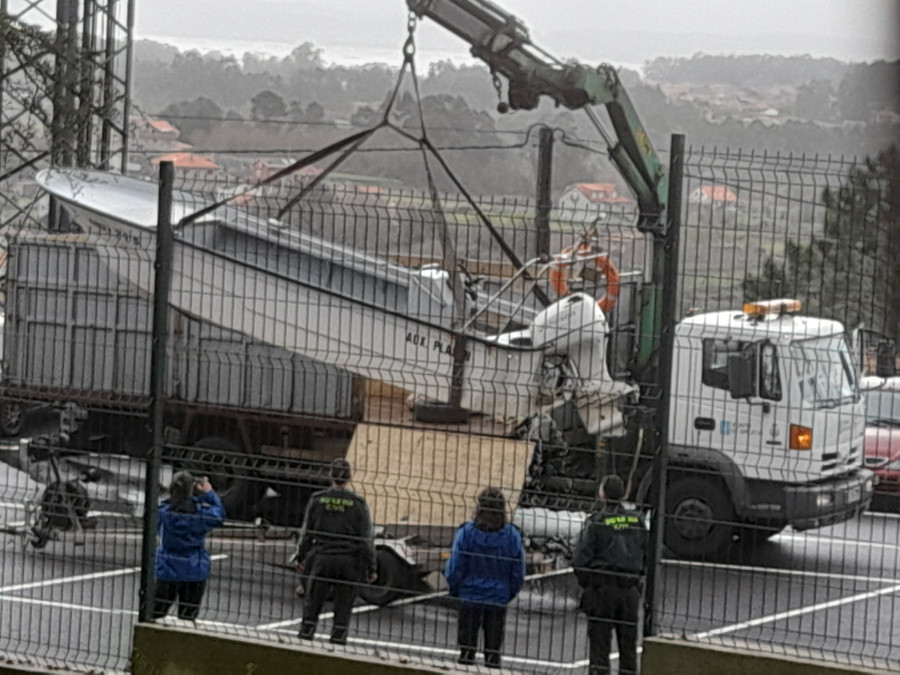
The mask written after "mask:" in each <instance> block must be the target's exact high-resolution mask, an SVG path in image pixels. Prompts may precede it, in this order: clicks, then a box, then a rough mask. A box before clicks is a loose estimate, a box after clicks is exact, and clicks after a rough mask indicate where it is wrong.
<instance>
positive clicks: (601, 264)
mask: <svg viewBox="0 0 900 675" xmlns="http://www.w3.org/2000/svg"><path fill="white" fill-rule="evenodd" d="M573 253H574V255H573ZM591 253H593V249H592V248H591V247H590V246H588V245H586V244H581V245H580V246H578V247H577V249H576V247H574V246H568V247H566V248H564V249H563V250H562V251H561V252H560V254H559V255H557V256H556V257H555V264H554V265H553V266H552V267H550V285H551V286H552V287H553V290H554V291H555V292H556V295H558V296H559V297H561V298H563V297H565V296H567V295H568V294H569V293H571V292H572V291H571V290H570V289H569V273H568V268H569V267H570V266H571V265H572V263H573V262H575V261H577V260H579V259H581V260H583V259H584V258H585V257H586V256H589V255H591ZM579 256H580V258H579ZM594 264H595V265H596V266H597V269H598V270H600V273H601V274H602V275H603V276H605V277H606V294H605V295H604V296H603V297H602V298H600V299H599V300H597V306H598V307H599V308H600V309H602V310H603V312H604V313H609V311H610V310H611V309H612V308H613V307H614V306H615V304H616V300H617V299H618V298H619V270H617V269H616V266H615V265H614V264H613V262H612V260H610V259H609V256H607V255H605V254H602V253H601V254H600V255H597V256H594Z"/></svg>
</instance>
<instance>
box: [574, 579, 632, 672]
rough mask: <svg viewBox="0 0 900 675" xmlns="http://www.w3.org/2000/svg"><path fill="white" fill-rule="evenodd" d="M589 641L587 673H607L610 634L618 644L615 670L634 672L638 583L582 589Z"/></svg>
mask: <svg viewBox="0 0 900 675" xmlns="http://www.w3.org/2000/svg"><path fill="white" fill-rule="evenodd" d="M585 595H586V598H585V603H584V606H585V610H586V611H587V615H588V641H589V642H590V662H591V664H590V668H589V670H588V672H589V673H590V675H600V674H601V673H602V674H605V673H609V672H610V670H609V652H610V647H611V646H612V634H613V631H615V632H616V642H618V645H619V673H621V674H622V675H624V674H625V673H637V634H638V631H637V629H638V626H637V622H638V609H639V607H640V604H641V589H640V586H638V585H632V586H622V585H617V584H609V585H603V586H597V587H593V588H588V589H585Z"/></svg>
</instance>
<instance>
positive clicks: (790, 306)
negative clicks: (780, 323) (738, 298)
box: [744, 298, 803, 317]
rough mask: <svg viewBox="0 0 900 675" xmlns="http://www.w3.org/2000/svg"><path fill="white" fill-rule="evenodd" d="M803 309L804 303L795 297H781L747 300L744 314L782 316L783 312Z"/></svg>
mask: <svg viewBox="0 0 900 675" xmlns="http://www.w3.org/2000/svg"><path fill="white" fill-rule="evenodd" d="M801 309H803V303H802V302H800V301H799V300H795V299H793V298H779V299H778V300H759V301H757V302H745V303H744V314H746V315H747V316H757V317H764V316H780V315H782V314H797V313H799V312H800V310H801Z"/></svg>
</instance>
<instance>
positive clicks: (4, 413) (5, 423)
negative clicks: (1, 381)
mask: <svg viewBox="0 0 900 675" xmlns="http://www.w3.org/2000/svg"><path fill="white" fill-rule="evenodd" d="M24 417H25V413H24V410H23V408H22V404H21V403H18V402H17V401H10V400H9V399H4V400H2V401H0V435H2V436H6V437H9V436H18V435H19V433H20V432H21V431H22V421H23V419H24Z"/></svg>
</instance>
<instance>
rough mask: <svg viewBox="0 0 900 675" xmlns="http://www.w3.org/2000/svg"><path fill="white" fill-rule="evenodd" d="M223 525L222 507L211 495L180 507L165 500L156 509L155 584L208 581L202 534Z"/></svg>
mask: <svg viewBox="0 0 900 675" xmlns="http://www.w3.org/2000/svg"><path fill="white" fill-rule="evenodd" d="M224 521H225V507H224V506H222V500H221V499H219V495H217V494H216V493H215V492H212V491H210V492H206V493H204V494H203V495H201V496H199V497H191V498H190V499H189V500H187V501H186V502H181V503H180V504H176V503H173V502H172V501H171V500H166V501H164V502H163V503H162V504H160V506H159V524H158V532H159V547H158V548H157V549H156V578H157V579H158V580H159V581H205V580H206V579H208V578H209V553H208V552H207V550H206V548H205V546H204V544H205V543H206V533H207V532H209V531H210V530H212V529H213V528H216V527H219V526H220V525H221V524H222V523H223V522H224Z"/></svg>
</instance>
